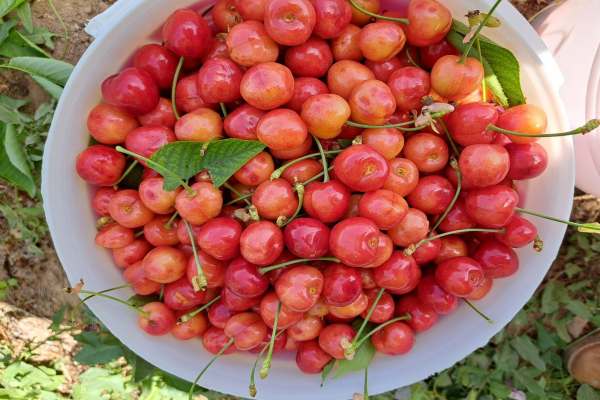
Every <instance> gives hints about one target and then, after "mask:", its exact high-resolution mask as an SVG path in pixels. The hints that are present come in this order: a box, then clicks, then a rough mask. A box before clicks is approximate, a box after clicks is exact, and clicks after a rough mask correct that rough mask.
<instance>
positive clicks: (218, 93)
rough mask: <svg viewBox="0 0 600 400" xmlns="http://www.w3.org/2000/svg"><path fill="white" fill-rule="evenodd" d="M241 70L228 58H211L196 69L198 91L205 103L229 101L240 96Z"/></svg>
mask: <svg viewBox="0 0 600 400" xmlns="http://www.w3.org/2000/svg"><path fill="white" fill-rule="evenodd" d="M242 76H243V72H242V69H241V68H240V67H238V65H237V64H236V63H234V62H233V61H231V60H230V59H228V58H212V59H210V60H208V61H206V62H205V63H204V65H203V66H202V68H200V71H198V78H197V79H198V82H197V84H198V91H199V92H200V96H202V99H203V100H204V101H206V102H207V103H230V102H233V101H236V100H239V99H240V98H241V94H240V84H241V82H242Z"/></svg>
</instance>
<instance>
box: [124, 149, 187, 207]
mask: <svg viewBox="0 0 600 400" xmlns="http://www.w3.org/2000/svg"><path fill="white" fill-rule="evenodd" d="M115 149H116V150H117V151H118V152H119V153H123V154H127V155H128V156H131V157H135V158H137V159H138V160H141V161H144V162H145V163H146V164H148V166H149V167H150V168H152V169H153V170H155V171H156V172H158V173H159V174H161V175H162V176H163V177H167V176H168V177H171V178H175V179H177V180H178V181H179V183H180V184H181V186H183V187H184V188H185V190H186V191H187V192H188V193H189V194H190V195H192V196H195V195H196V192H195V191H194V189H192V188H191V187H190V185H188V184H187V182H186V181H185V180H184V179H182V178H181V177H180V176H179V175H177V174H176V173H175V172H173V171H171V170H170V169H169V168H167V167H165V166H164V165H162V164H159V163H157V162H156V161H154V160H151V159H150V158H147V157H144V156H142V155H140V154H137V153H134V152H133V151H129V150H127V149H126V148H124V147H121V146H117V147H116V148H115Z"/></svg>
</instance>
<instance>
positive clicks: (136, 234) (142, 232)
mask: <svg viewBox="0 0 600 400" xmlns="http://www.w3.org/2000/svg"><path fill="white" fill-rule="evenodd" d="M141 236H144V231H139V232H136V233H135V237H136V238H139V237H141Z"/></svg>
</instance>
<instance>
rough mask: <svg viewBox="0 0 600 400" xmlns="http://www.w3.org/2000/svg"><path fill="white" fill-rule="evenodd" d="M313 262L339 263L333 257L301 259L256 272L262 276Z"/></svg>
mask: <svg viewBox="0 0 600 400" xmlns="http://www.w3.org/2000/svg"><path fill="white" fill-rule="evenodd" d="M313 261H330V262H334V263H339V262H340V260H339V259H337V258H335V257H318V258H301V259H297V260H291V261H286V262H284V263H281V264H275V265H271V266H269V267H263V268H259V270H258V272H260V273H261V274H263V275H264V274H266V273H267V272H271V271H275V270H277V269H281V268H285V267H287V266H290V265H294V264H302V263H306V262H313Z"/></svg>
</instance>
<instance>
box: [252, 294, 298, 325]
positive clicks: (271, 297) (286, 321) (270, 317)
mask: <svg viewBox="0 0 600 400" xmlns="http://www.w3.org/2000/svg"><path fill="white" fill-rule="evenodd" d="M278 304H279V298H278V297H277V294H275V292H269V293H267V294H266V295H265V296H264V297H263V298H262V300H261V302H260V316H261V317H262V319H263V321H264V322H265V324H267V326H268V327H269V328H271V329H273V324H274V323H275V314H277V305H278ZM302 316H303V313H301V312H298V311H293V310H291V309H289V308H288V307H286V306H285V305H283V304H282V305H281V311H280V313H279V320H278V321H277V329H287V328H289V327H290V326H292V325H294V324H295V323H297V322H298V321H300V320H301V319H302Z"/></svg>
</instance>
